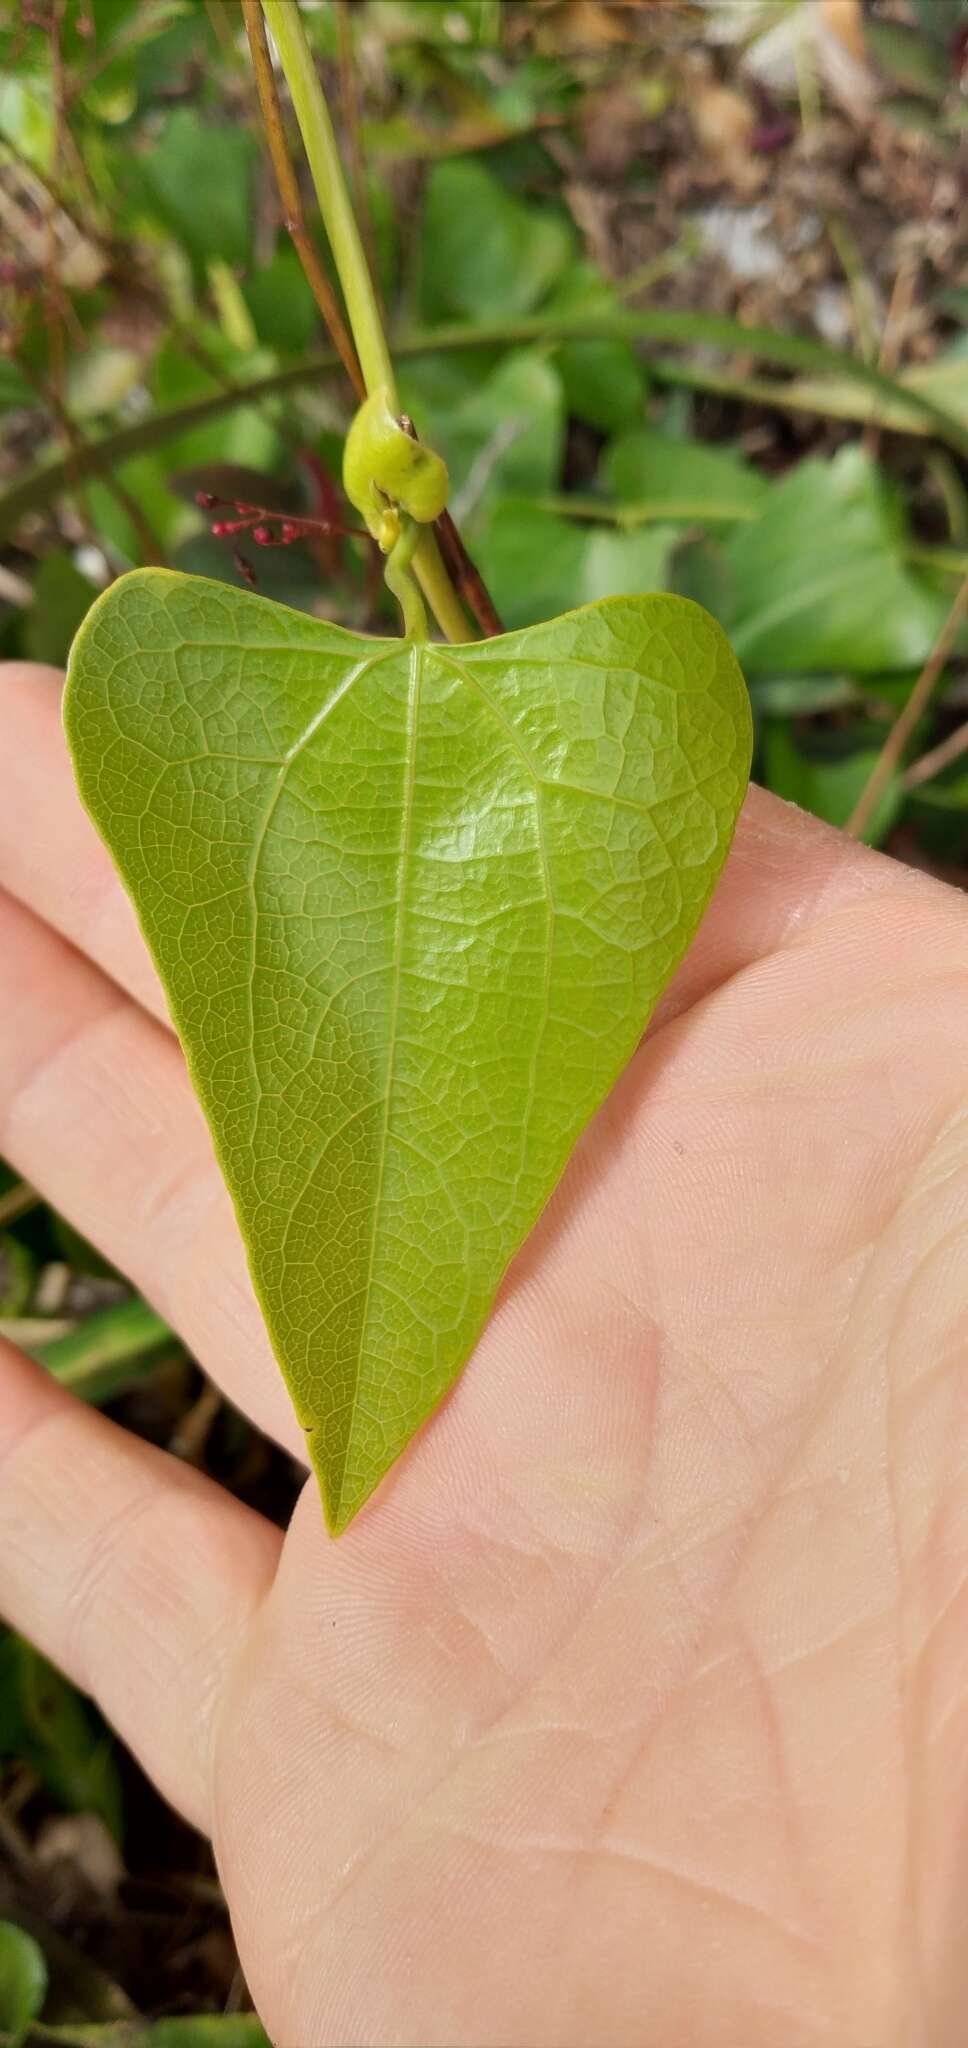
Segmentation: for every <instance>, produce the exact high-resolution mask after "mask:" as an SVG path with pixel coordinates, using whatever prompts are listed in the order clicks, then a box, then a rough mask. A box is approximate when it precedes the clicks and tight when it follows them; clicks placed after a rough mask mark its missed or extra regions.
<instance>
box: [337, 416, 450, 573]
mask: <svg viewBox="0 0 968 2048" xmlns="http://www.w3.org/2000/svg"><path fill="white" fill-rule="evenodd" d="M448 483H449V479H448V475H447V465H446V463H444V462H442V461H441V458H440V456H439V455H435V454H434V451H433V449H432V448H426V447H425V446H424V444H423V442H422V441H415V440H413V438H412V437H411V435H410V434H408V433H407V431H406V428H405V427H402V426H401V424H400V421H399V420H398V419H397V418H396V416H395V414H394V413H393V412H392V411H391V409H390V404H389V395H388V392H387V388H386V386H385V385H382V384H381V385H380V387H379V389H378V390H376V391H371V393H370V396H369V398H367V399H365V400H364V402H363V404H362V405H361V406H360V409H359V412H358V413H357V414H356V416H355V418H354V420H353V423H352V425H351V427H350V430H349V433H348V434H347V436H346V445H345V448H344V450H343V488H344V490H345V492H346V495H347V497H348V499H349V501H350V503H351V505H355V507H356V509H357V511H358V512H361V513H362V515H363V518H364V519H365V520H366V524H367V527H368V529H369V531H370V533H372V535H373V537H374V539H375V540H377V541H379V544H380V546H381V548H382V549H383V551H384V553H385V554H386V553H388V552H389V549H390V548H392V547H393V545H394V543H395V541H396V540H397V538H398V535H399V532H400V514H401V513H402V512H405V513H406V514H407V515H408V516H409V517H410V518H411V519H415V520H416V521H417V522H418V524H419V525H429V524H430V523H431V522H432V521H433V520H434V519H437V518H438V517H439V515H440V513H441V512H443V510H444V508H445V506H446V504H447V490H448Z"/></svg>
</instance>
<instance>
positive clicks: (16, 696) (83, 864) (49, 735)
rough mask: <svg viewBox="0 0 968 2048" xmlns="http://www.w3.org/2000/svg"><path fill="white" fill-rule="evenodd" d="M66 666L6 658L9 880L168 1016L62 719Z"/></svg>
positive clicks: (2, 815) (2, 844) (2, 714)
mask: <svg viewBox="0 0 968 2048" xmlns="http://www.w3.org/2000/svg"><path fill="white" fill-rule="evenodd" d="M62 687H63V677H62V675H61V673H60V670H59V669H54V668H40V667H35V666H34V665H33V664H31V663H27V662H8V663H4V664H2V665H0V735H2V748H3V760H4V790H3V803H2V804H0V886H2V887H3V888H5V889H6V890H7V891H8V892H9V894H10V895H11V896H16V897H17V898H18V900H19V901H20V902H21V903H25V904H27V905H28V907H29V908H30V909H31V910H33V911H35V912H36V913H37V915H38V916H39V917H42V918H43V919H44V920H45V922H46V923H47V924H50V925H52V926H53V928H54V930H55V931H59V932H62V933H63V935H64V937H65V938H67V939H70V941H71V944H72V945H74V946H78V947H80V949H81V951H82V952H85V953H87V954H88V955H89V956H90V958H91V959H92V960H94V961H96V962H97V964H98V966H99V967H101V968H103V970H104V972H105V974H107V975H110V976H111V978H112V979H113V980H114V981H116V982H117V983H118V985H119V986H120V987H121V988H123V989H125V990H126V991H127V993H128V994H129V995H131V996H133V997H134V999H135V1001H136V1002H138V1003H142V1004H144V1007H145V1008H146V1009H147V1010H150V1011H151V1013H152V1015H153V1016H155V1017H159V1018H160V1019H161V1020H162V1022H163V1023H167V1020H168V1011H167V1007H166V1004H165V998H164V995H163V994H162V990H161V985H160V983H159V980H158V976H157V975H156V973H155V970H154V967H153V966H152V963H151V960H150V958H149V955H148V949H147V947H146V945H145V942H144V940H143V938H142V936H141V933H140V931H139V930H138V922H137V919H136V917H135V914H134V911H133V909H132V907H131V903H130V901H129V899H128V896H127V894H126V892H125V890H124V889H123V888H122V886H121V883H120V881H119V879H118V876H117V873H116V870H115V867H114V864H113V862H112V860H111V857H110V855H109V854H108V852H107V849H106V847H105V846H103V845H102V842H101V840H100V839H99V838H98V835H97V833H96V832H95V830H94V826H93V825H92V824H91V820H90V818H89V817H88V815H87V812H86V811H85V809H84V806H83V804H82V803H81V800H80V797H79V796H78V793H77V785H76V783H75V781H74V771H73V769H72V767H71V759H70V755H69V753H68V751H67V744H66V741H65V739H64V731H63V727H62V724H61V693H62Z"/></svg>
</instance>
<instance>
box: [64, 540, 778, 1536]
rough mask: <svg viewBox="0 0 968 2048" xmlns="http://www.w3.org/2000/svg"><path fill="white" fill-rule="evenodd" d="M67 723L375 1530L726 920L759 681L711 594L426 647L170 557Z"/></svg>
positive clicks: (352, 1502)
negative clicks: (725, 869)
mask: <svg viewBox="0 0 968 2048" xmlns="http://www.w3.org/2000/svg"><path fill="white" fill-rule="evenodd" d="M66 722H67V730H68V736H69V739H70V743H71V746H72V749H73V753H74V759H75V764H76V768H77V775H78V780H79V783H80V787H81V793H82V795H83V798H84V801H85V803H86V804H87V806H88V809H89V810H90V812H91V815H92V817H93V818H94V821H95V824H96V825H97V826H98V829H99V830H100V832H101V833H102V835H103V837H104V838H105V840H106V841H107V844H108V846H109V847H110V850H111V852H112V854H113V855H114V858H115V860H116V862H117V864H118V867H119V868H120V870H121V873H122V875H123V877H124V880H125V882H126V884H127V886H128V889H129V891H130V893H131V895H132V897H133V898H134V902H135V905H136V907H137V910H138V914H139V917H140V919H141V924H142V927H143V930H144V932H145V936H146V938H147V940H148V944H149V946H150V948H151V951H152V954H153V955H154V959H155V962H156V964H157V967H158V970H159V973H160V975H161V977H162V980H163V982H164V985H165V988H166V991H167V994H168V998H169V1001H170V1004H171V1010H172V1015H173V1017H174V1020H175V1023H176V1025H177V1028H178V1030H179V1033H180V1035H181V1038H182V1041H183V1044H184V1047H185V1052H186V1055H187V1058H188V1063H189V1067H190V1069H191V1074H192V1078H193V1081H194V1083H195V1087H196V1089H197V1091H198V1094H199V1097H200V1099H201V1102H202V1105H203V1107H204V1109H205V1112H206V1115H207V1117H208V1120H209V1123H210V1126H211V1130H212V1135H213V1138H214V1141H215V1147H216V1151H217V1153H218V1157H219V1160H220V1162H221V1166H222V1169H223V1172H224V1174H225V1178H226V1180H227V1182H228V1185H229V1188H230V1190H231V1192H232V1196H233V1198H234V1201H235V1206H236V1210H237V1212H238V1217H239V1222H240V1225H241V1228H242V1232H243V1236H244V1238H245V1241H246V1244H247V1247H248V1252H249V1259H250V1263H251V1267H252V1275H253V1279H254V1282H255V1286H256V1290H257V1292H258V1295H259V1299H260V1302H261V1304H262V1308H263V1311H264V1313H265V1318H266V1322H267V1324H268V1327H269V1332H270V1335H271V1337H272V1341H273V1344H274V1347H275V1351H276V1355H277V1357H278V1359H279V1362H280V1365H281V1366H282V1369H283V1372H284V1374H285V1376H286V1379H287V1382H288V1385H289V1388H290V1392H291V1394H292V1398H293V1401H294V1404H295V1407H296V1410H297V1413H298V1415H299V1418H300V1421H301V1423H302V1426H303V1428H304V1429H305V1430H306V1431H307V1432H308V1433H309V1448H310V1453H311V1456H312V1462H313V1464H314V1466H315V1468H316V1471H317V1473H318V1475H319V1480H320V1485H321V1488H322V1493H323V1498H324V1502H325V1506H326V1511H327V1515H328V1518H329V1521H330V1525H331V1527H332V1528H333V1529H334V1530H335V1529H341V1528H343V1527H345V1525H346V1523H347V1522H348V1521H349V1520H350V1519H351V1517H352V1516H353V1514H355V1512H356V1510H357V1509H358V1508H359V1507H360V1506H361V1504H362V1502H363V1501H364V1500H365V1499H366V1497H367V1495H368V1494H369V1493H370V1492H371V1491H372V1489H373V1487H374V1486H375V1485H376V1484H377V1482H378V1480H379V1479H380V1478H381V1477H382V1476H383V1474H384V1473H385V1472H386V1470H387V1468H388V1467H389V1466H390V1465H391V1464H392V1462H393V1460H394V1458H396V1457H397V1455H398V1454H399V1452H400V1451H401V1450H402V1449H403V1447H404V1445H405V1444H406V1443H407V1441H408V1439H409V1438H410V1437H411V1436H412V1434H413V1432H414V1430H415V1429H416V1428H417V1427H418V1426H419V1424H420V1423H421V1422H423V1421H424V1419H425V1418H426V1417H427V1416H428V1415H429V1414H430V1412H431V1410H432V1409H433V1408H434V1407H435V1406H436V1404H437V1402H438V1401H439V1400H440V1398H441V1395H442V1394H443V1393H444V1392H445V1391H446V1389H447V1388H448V1387H449V1386H450V1385H451V1383H452V1381H453V1379H454V1377H455V1375H456V1374H457V1372H458V1371H459V1369H460V1367H461V1366H462V1365H463V1363H464V1361H465V1359H466V1358H467V1356H468V1354H469V1352H470V1351H471V1349H472V1347H473V1345H474V1342H475V1340H476V1338H477V1336H478V1334H479V1332H480V1330H481V1327H482V1325H483V1323H484V1320H485V1318H486V1316H487V1313H488V1310H489V1309H490V1306H491V1303H492V1302H493V1299H494V1295H495V1291H496V1289H497V1286H498V1283H499V1281H500V1279H501V1276H502V1274H503V1272H504V1270H505V1267H506V1266H507V1264H508V1261H509V1259H510V1258H511V1256H512V1254H513V1253H514V1252H515V1251H516V1250H517V1248H518V1246H519V1245H520V1244H521V1242H522V1240H523V1239H524V1237H525V1236H526V1235H527V1232H528V1231H529V1230H530V1228H531V1226H532V1224H533V1223H534V1221H535V1219H536V1217H537V1216H538V1214H539V1212H540V1210H541V1209H542V1207H543V1205H544V1203H545V1202H546V1201H547V1198H548V1196H549V1194H550V1193H551V1190H552V1188H553V1187H554V1185H555V1182H556V1181H557V1180H558V1177H559V1175H560V1174H561V1171H562V1169H563V1167H564V1165H565V1161H566V1160H567V1158H568V1154H569V1152H570V1151H571V1148H572V1146H573V1145H574V1142H575V1140H576V1138H577V1137H578V1135H579V1132H580V1131H581V1130H582V1128H583V1126H584V1125H585V1124H586V1123H587V1121H588V1119H589V1117H590V1116H591V1115H592V1113H593V1111H594V1110H595V1109H596V1108H597V1107H598V1105H599V1103H600V1102H601V1101H602V1099H603V1097H604V1096H605V1095H606V1094H607V1092H608V1090H609V1088H610V1087H611V1085H612V1083H613V1082H614V1080H615V1079H616V1077H617V1075H618V1074H619V1073H620V1071H621V1069H622V1067H623V1066H624V1065H625V1063H626V1061H627V1060H628V1058H629V1056H630V1054H631V1053H632V1051H633V1049H634V1047H635V1044H636V1042H637V1040H638V1038H639V1036H640V1034H641V1032H642V1030H643V1027H644V1025H645V1023H646V1021H647V1019H648V1016H649V1013H650V1011H651V1009H652V1007H653V1005H654V1003H655V1001H656V998H657V997H658V995H659V994H660V992H661V990H662V988H663V987H664V986H665V983H666V982H667V981H668V979H669V976H670V975H671V973H672V971H673V969H674V968H675V966H676V965H677V963H678V961H679V959H680V958H681V956H682V954H683V953H684V951H685V949H686V947H687V945H688V944H689V941H690V939H691V938H692V936H693V933H694V932H695V930H696V926H697V925H698V923H699V920H700V917H701V916H702V913H703V910H704V908H705V905H706V903H707V901H708V898H709V895H710V892H711V890H712V888H713V884H714V882H715V880H716V876H717V875H718V873H719V870H720V868H721V866H722V863H723V860H724V858H725V855H726V850H727V848H728V845H729V841H730V838H731V836H732V832H733V827H734V825H735V823H736V818H737V815H738V813H739V808H740V804H741V802H742V799H743V794H744V791H745V788H746V780H747V775H748V771H749V759H750V714H749V705H748V701H747V696H746V690H745V687H744V684H743V680H742V677H741V675H740V672H739V669H738V667H737V665H736V662H735V660H734V658H733V655H732V653H731V651H730V648H729V645H728V643H727V641H726V639H725V637H724V635H723V633H722V632H721V630H720V628H719V627H718V626H717V625H715V624H714V622H713V621H712V620H711V619H710V618H708V617H707V616H706V614H705V613H704V612H702V611H701V610H700V609H699V608H698V606H696V605H694V604H691V603H689V602H688V601H687V600H685V599H682V598H675V597H635V598H611V599H607V600H606V601H604V602H603V603H601V604H597V605H589V606H587V607H586V608H585V609H583V610H581V611H577V612H570V613H568V614H567V615H566V616H565V617H564V618H560V619H555V620H553V621H552V622H551V623H550V624H548V625H542V626H532V627H529V628H528V629H527V630H525V631H523V632H520V633H511V634H507V635H505V636H504V637H503V638H501V639H500V640H490V641H485V642H480V643H477V644H475V645H473V646H470V647H462V648H450V647H437V646H422V647H418V646H415V645H412V644H409V643H406V642H403V641H393V640H376V639H364V638H361V637H359V636H357V635H355V634H351V633H345V632H343V631H341V630H340V629H339V628H337V627H335V626H330V625H325V624H321V623H319V622H318V621H317V620H314V619H310V618H306V617H304V616H303V615H302V614H300V613H297V612H290V611H285V610H283V609H282V608H281V607H280V606H278V605H275V604H270V603H267V602H266V601H265V599H263V598H259V597H253V596H250V595H248V594H244V593H238V592H234V591H228V590H226V589H225V588H223V587H221V586H219V585H218V584H215V583H209V582H206V581H204V580H202V579H200V578H196V577H189V576H175V575H171V574H170V573H168V572H167V571H165V570H155V569H149V570H143V571H136V572H135V573H134V574H133V575H130V576H126V577H124V578H123V579H122V580H121V581H120V582H118V583H115V584H114V585H113V587H112V588H111V589H110V590H109V591H108V592H107V593H106V594H105V595H104V597H102V598H101V599H100V600H99V601H98V603H97V604H96V605H95V606H94V608H93V610H92V611H91V612H90V613H89V615H88V617H87V619H86V621H85V623H84V625H83V626H82V628H81V631H80V634H79V636H78V638H77V641H76V642H75V646H74V650H73V654H72V658H71V666H70V674H69V680H68V689H67V699H66Z"/></svg>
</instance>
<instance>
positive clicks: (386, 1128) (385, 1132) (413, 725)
mask: <svg viewBox="0 0 968 2048" xmlns="http://www.w3.org/2000/svg"><path fill="white" fill-rule="evenodd" d="M379 658H380V657H378V659H379ZM422 670H423V647H422V646H421V644H420V643H419V642H417V641H415V642H414V643H413V644H412V646H411V648H410V680H409V688H408V698H407V764H406V774H405V779H404V787H403V824H402V828H401V833H400V854H399V860H398V863H397V915H396V923H395V926H394V934H393V962H392V966H391V973H390V1018H389V1025H388V1029H387V1068H386V1085H385V1088H384V1094H383V1128H382V1131H381V1133H380V1149H379V1156H378V1162H377V1183H376V1188H375V1190H374V1195H373V1223H372V1228H371V1231H370V1250H369V1257H368V1260H367V1272H366V1280H365V1282H364V1286H363V1313H362V1315H361V1317H360V1341H359V1348H358V1351H357V1355H356V1370H355V1375H354V1381H353V1391H352V1395H351V1397H350V1412H349V1417H348V1419H347V1424H346V1432H345V1436H344V1448H343V1458H342V1463H341V1465H340V1471H339V1484H338V1486H334V1488H333V1515H334V1519H335V1521H336V1523H337V1525H338V1524H339V1518H340V1512H341V1509H342V1504H343V1494H344V1491H345V1487H346V1468H347V1465H348V1463H349V1455H350V1447H351V1445H352V1442H353V1432H354V1429H355V1426H356V1414H357V1409H358V1407H359V1398H360V1386H361V1384H362V1379H363V1359H364V1357H365V1354H366V1340H367V1334H368V1331H369V1326H370V1306H371V1302H372V1298H373V1275H374V1272H375V1269H376V1248H377V1243H378V1240H379V1234H380V1233H379V1223H380V1211H381V1208H382V1204H383V1187H384V1182H385V1179H386V1164H387V1150H388V1147H389V1141H390V1104H391V1101H392V1097H393V1082H394V1070H395V1065H396V1054H397V1039H398V1024H399V1017H400V986H401V982H402V979H403V972H402V967H403V931H404V924H405V921H406V909H407V889H406V882H407V867H408V863H409V859H410V842H411V835H412V831H413V800H414V789H415V786H416V776H417V724H418V720H419V716H420V683H421V679H422ZM360 672H361V671H359V670H356V671H354V673H353V675H352V676H350V677H349V678H348V679H347V682H346V684H345V685H344V689H343V692H342V693H341V694H345V691H346V690H348V689H349V688H350V687H351V686H352V684H353V683H354V682H355V681H356V680H357V676H358V675H359V674H360Z"/></svg>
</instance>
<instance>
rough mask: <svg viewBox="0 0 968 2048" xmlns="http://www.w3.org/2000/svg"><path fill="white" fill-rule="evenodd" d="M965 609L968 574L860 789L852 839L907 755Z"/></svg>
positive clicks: (863, 827) (863, 828)
mask: <svg viewBox="0 0 968 2048" xmlns="http://www.w3.org/2000/svg"><path fill="white" fill-rule="evenodd" d="M966 613H968V576H966V577H965V579H964V582H963V583H962V585H961V588H960V590H959V592H958V595H957V597H956V598H955V601H954V604H953V605H952V607H951V610H950V612H949V613H948V616H947V618H946V619H945V622H944V625H943V626H942V628H941V631H940V633H939V634H938V637H937V640H936V641H935V643H934V646H933V648H932V650H931V653H930V654H929V656H928V659H927V661H926V662H925V664H924V667H923V669H922V670H921V673H920V675H919V677H918V679H917V682H916V683H915V685H914V688H913V689H912V691H911V695H910V696H909V698H908V700H907V703H906V704H905V705H904V706H903V708H902V710H901V711H900V712H899V713H898V716H897V717H896V719H895V720H894V724H893V725H892V727H891V730H890V732H889V733H888V735H887V738H886V740H885V741H884V745H883V746H882V748H881V751H880V753H879V754H878V757H877V760H876V761H875V763H874V766H873V768H872V770H871V773H870V775H869V776H868V779H867V781H866V783H865V785H864V788H863V789H862V790H861V793H860V796H859V797H858V799H857V802H856V804H855V805H854V808H853V811H852V812H851V815H850V817H849V818H848V820H847V825H846V828H845V829H846V831H847V832H848V833H849V834H850V837H851V838H852V839H860V838H861V837H862V836H863V834H864V833H865V832H866V830H867V827H868V825H869V824H870V821H871V819H872V817H873V815H874V812H875V810H876V809H877V805H878V803H879V802H880V799H881V797H882V796H883V794H884V791H885V789H886V788H887V785H888V783H889V782H890V779H891V776H892V775H894V774H896V772H897V770H898V768H899V767H900V764H901V761H902V760H903V757H904V749H905V747H906V746H907V743H908V741H909V739H910V737H911V734H912V732H913V731H914V728H915V726H916V725H917V722H918V719H919V718H920V717H921V714H922V712H924V711H925V710H926V709H927V707H928V705H929V703H930V701H931V693H932V691H933V689H934V686H935V684H936V682H937V680H938V677H939V676H940V674H941V671H942V669H943V668H944V665H945V662H946V661H947V659H948V656H949V654H950V653H951V649H952V647H953V645H954V641H955V635H956V634H957V631H958V627H959V626H960V624H961V621H962V619H963V618H964V617H965V615H966Z"/></svg>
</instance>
